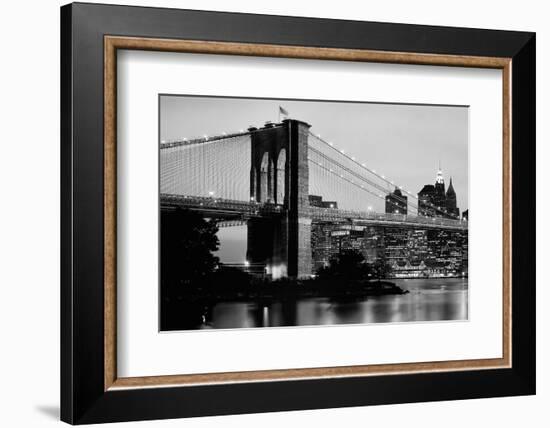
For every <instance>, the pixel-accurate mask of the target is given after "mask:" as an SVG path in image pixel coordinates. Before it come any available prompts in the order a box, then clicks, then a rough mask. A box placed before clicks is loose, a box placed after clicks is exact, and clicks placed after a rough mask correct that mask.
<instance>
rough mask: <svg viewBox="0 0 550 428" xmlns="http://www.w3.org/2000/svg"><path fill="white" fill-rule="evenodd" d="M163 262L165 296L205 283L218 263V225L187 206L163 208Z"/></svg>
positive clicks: (162, 286) (162, 282)
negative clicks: (216, 253) (186, 208)
mask: <svg viewBox="0 0 550 428" xmlns="http://www.w3.org/2000/svg"><path fill="white" fill-rule="evenodd" d="M160 224H161V227H160V229H161V231H160V247H161V254H160V265H161V292H162V296H163V298H170V297H175V296H178V295H181V294H182V293H184V292H186V291H192V290H193V289H199V288H201V287H204V286H205V285H206V284H207V283H208V280H209V279H210V277H211V275H212V273H213V272H214V271H215V269H216V267H217V265H218V261H219V260H218V258H217V257H216V256H214V255H213V252H214V251H216V250H218V248H219V240H218V237H217V236H216V233H217V232H218V227H217V226H216V224H215V223H214V222H212V221H207V220H205V219H204V218H203V217H202V216H201V215H200V214H198V213H196V212H194V211H189V210H183V209H176V210H174V211H164V212H163V211H161V221H160Z"/></svg>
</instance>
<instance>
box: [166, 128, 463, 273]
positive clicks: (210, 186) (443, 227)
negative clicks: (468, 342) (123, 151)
mask: <svg viewBox="0 0 550 428" xmlns="http://www.w3.org/2000/svg"><path fill="white" fill-rule="evenodd" d="M393 189H399V190H400V192H402V193H403V194H404V195H406V197H403V198H401V199H400V200H398V201H397V203H396V204H397V205H398V206H396V208H400V209H396V210H395V211H391V212H376V211H375V210H374V209H373V205H375V204H373V203H372V201H374V200H378V199H381V200H385V201H386V203H387V202H388V201H387V194H388V192H389V191H392V190H393ZM400 194H401V193H400ZM390 203H391V201H390ZM160 206H161V210H172V209H175V208H185V209H189V210H193V211H197V212H199V213H201V214H202V215H203V216H204V217H205V218H208V219H211V220H212V221H215V222H216V223H217V225H218V227H220V228H223V227H234V226H242V225H246V227H247V263H250V264H253V265H261V266H263V267H265V269H266V272H268V273H269V275H271V276H272V277H273V278H274V279H275V278H281V277H293V278H302V277H309V276H311V275H312V274H314V273H315V271H316V269H317V268H319V267H320V266H323V265H326V263H327V262H328V260H329V258H330V256H331V254H332V253H333V252H334V251H335V248H336V249H338V248H340V249H341V247H342V245H347V246H351V247H353V248H357V249H358V250H360V251H362V252H364V253H365V254H366V255H367V256H368V257H367V259H369V258H370V259H373V258H381V257H382V258H384V259H385V261H386V262H387V263H390V264H391V263H393V264H394V267H395V268H396V269H401V270H402V271H403V272H405V271H411V272H412V271H414V272H420V271H427V270H428V267H429V266H428V265H429V264H430V263H432V265H433V266H436V265H438V266H440V267H443V268H444V269H443V271H445V272H447V274H453V275H460V274H462V275H464V274H465V273H467V235H468V223H467V221H465V220H463V219H461V218H459V217H458V216H456V215H451V214H450V213H448V212H447V211H446V210H445V207H442V206H437V205H436V204H434V205H433V206H431V207H430V212H431V213H432V215H430V216H426V215H421V214H422V213H424V211H423V212H422V213H421V214H419V201H418V197H417V196H416V194H415V193H413V192H411V191H410V189H406V188H404V187H403V186H400V184H399V183H396V182H395V181H393V180H392V179H391V178H390V177H386V176H384V175H383V174H381V173H379V172H376V170H375V169H372V167H371V166H370V165H369V166H367V165H366V164H364V163H361V162H360V161H358V160H356V158H355V157H354V156H353V154H349V153H346V152H344V151H343V150H339V149H337V148H336V147H335V146H334V145H333V144H332V143H331V142H328V141H326V140H324V139H323V138H321V136H319V135H315V134H313V133H312V132H311V131H310V125H309V124H307V123H305V122H302V121H299V120H295V119H286V120H283V121H282V122H280V123H270V122H268V123H266V124H265V126H263V127H261V128H256V127H250V128H248V129H247V130H241V131H239V132H235V133H231V134H222V135H216V136H208V135H205V136H203V137H201V138H195V139H190V140H187V139H181V140H177V141H167V142H164V141H163V142H161V145H160ZM403 207H405V209H403ZM386 211H388V210H386ZM354 236H355V237H356V238H357V237H358V238H357V239H354ZM430 242H431V243H432V244H430ZM434 242H435V244H434ZM430 245H431V247H430ZM434 245H435V247H434ZM413 247H414V248H413ZM436 247H437V248H436ZM434 248H436V249H435V250H434ZM392 249H393V250H392Z"/></svg>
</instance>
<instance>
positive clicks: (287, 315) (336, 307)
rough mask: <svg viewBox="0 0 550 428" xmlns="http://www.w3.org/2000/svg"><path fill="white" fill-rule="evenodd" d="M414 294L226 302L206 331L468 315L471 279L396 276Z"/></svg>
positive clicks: (213, 311)
mask: <svg viewBox="0 0 550 428" xmlns="http://www.w3.org/2000/svg"><path fill="white" fill-rule="evenodd" d="M391 281H392V282H395V283H396V284H397V285H398V286H400V287H401V288H403V289H405V290H408V291H409V293H407V294H403V295H387V296H374V297H364V298H354V299H331V298H326V297H314V298H304V299H290V300H289V299H285V300H281V301H276V302H272V303H270V304H269V305H260V304H256V303H251V302H230V303H227V302H223V303H217V304H215V305H214V306H213V307H211V308H210V310H209V314H208V317H207V318H206V319H205V322H204V323H203V324H202V325H201V326H198V328H201V329H208V328H215V329H223V328H225V329H227V328H252V327H283V326H312V325H334V324H365V323H388V322H410V321H416V322H421V321H449V320H467V319H468V280H467V278H442V279H438V278H433V279H394V280H391Z"/></svg>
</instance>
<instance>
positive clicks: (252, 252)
mask: <svg viewBox="0 0 550 428" xmlns="http://www.w3.org/2000/svg"><path fill="white" fill-rule="evenodd" d="M309 128H310V125H308V124H307V123H305V122H302V121H299V120H294V119H287V120H284V121H283V122H282V123H281V124H266V126H265V127H263V128H259V129H258V128H249V131H250V133H251V148H252V149H251V168H250V199H251V201H254V202H256V203H258V204H259V205H260V206H262V204H277V205H282V214H281V216H280V217H274V218H267V217H264V218H254V219H251V220H249V222H248V249H247V260H248V261H249V262H251V263H265V264H266V268H267V270H268V273H270V274H271V275H272V276H273V278H274V279H277V278H283V277H287V276H288V277H293V278H303V277H307V276H309V275H310V274H311V269H312V260H311V219H310V218H309V216H308V207H309V167H308V135H309Z"/></svg>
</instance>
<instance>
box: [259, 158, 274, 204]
mask: <svg viewBox="0 0 550 428" xmlns="http://www.w3.org/2000/svg"><path fill="white" fill-rule="evenodd" d="M259 175H260V177H259V180H260V183H259V184H260V185H259V186H258V187H259V192H258V193H259V195H257V197H256V200H257V201H258V202H272V201H273V181H274V180H273V178H274V167H273V160H272V159H271V156H269V153H268V152H265V153H264V154H263V156H262V162H261V164H260V174H259Z"/></svg>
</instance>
